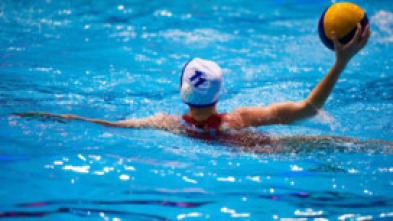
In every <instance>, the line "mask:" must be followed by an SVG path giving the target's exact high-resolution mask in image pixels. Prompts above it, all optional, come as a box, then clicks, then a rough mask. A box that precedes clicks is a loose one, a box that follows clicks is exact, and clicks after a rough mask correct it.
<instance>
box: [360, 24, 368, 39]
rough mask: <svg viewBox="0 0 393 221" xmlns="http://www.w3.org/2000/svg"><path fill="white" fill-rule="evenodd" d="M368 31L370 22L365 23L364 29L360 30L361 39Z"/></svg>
mask: <svg viewBox="0 0 393 221" xmlns="http://www.w3.org/2000/svg"><path fill="white" fill-rule="evenodd" d="M368 31H370V24H367V25H366V27H365V28H364V30H363V31H362V36H361V38H362V39H363V38H364V37H365V36H366V34H367V32H368Z"/></svg>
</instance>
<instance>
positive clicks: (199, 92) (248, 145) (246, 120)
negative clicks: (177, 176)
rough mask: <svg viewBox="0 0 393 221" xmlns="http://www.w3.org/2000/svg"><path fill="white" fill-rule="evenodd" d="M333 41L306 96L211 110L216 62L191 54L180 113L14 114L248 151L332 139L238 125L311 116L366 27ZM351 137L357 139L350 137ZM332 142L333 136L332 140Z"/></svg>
mask: <svg viewBox="0 0 393 221" xmlns="http://www.w3.org/2000/svg"><path fill="white" fill-rule="evenodd" d="M332 36H333V42H334V47H335V57H336V60H335V63H334V65H333V67H332V68H331V69H330V71H329V72H328V73H327V74H326V76H325V77H324V78H323V79H322V80H321V81H320V82H319V83H318V84H317V85H316V87H315V88H314V89H313V90H312V92H311V93H310V94H309V95H308V96H307V98H306V99H304V100H301V101H296V102H294V101H288V102H281V103H275V104H270V105H268V106H266V107H239V108H236V109H234V110H233V111H231V112H229V113H221V114H219V113H217V108H216V107H217V102H218V99H219V93H220V91H221V88H222V86H223V77H222V70H221V68H220V67H219V66H218V65H217V64H216V63H215V62H213V61H208V60H203V59H200V58H194V59H192V60H190V61H189V62H187V63H186V64H185V66H184V68H183V71H182V74H181V79H180V87H179V89H180V95H181V99H182V100H183V102H184V103H185V104H187V105H188V107H189V109H188V112H187V114H185V115H182V116H180V115H176V114H174V115H170V114H156V115H153V116H150V117H146V118H142V119H132V120H122V121H117V122H112V121H106V120H100V119H90V118H85V117H80V116H75V115H72V114H51V113H43V112H30V113H24V114H19V116H29V115H40V116H49V117H61V118H64V119H66V120H82V121H88V122H92V123H97V124H102V125H105V126H109V127H125V128H156V129H163V130H169V131H172V132H176V133H181V134H185V135H187V136H190V137H195V138H202V139H204V140H212V141H217V142H220V143H224V144H229V145H231V146H240V147H242V150H245V151H251V152H261V153H262V152H263V153H266V152H268V153H271V152H283V151H284V150H283V145H280V143H282V144H288V143H294V142H295V143H302V142H303V143H304V142H306V141H308V142H309V141H310V140H311V139H318V140H325V141H332V140H335V139H334V138H332V137H319V138H317V137H310V136H302V137H298V136H291V137H281V138H279V137H278V138H272V137H268V136H266V135H264V134H261V133H252V132H249V131H244V130H242V129H245V128H249V127H259V126H263V125H273V124H290V123H292V122H294V121H297V120H301V119H305V118H308V117H312V116H314V115H315V114H317V112H318V110H319V109H321V108H322V106H323V105H324V103H325V101H326V99H327V98H328V96H329V94H330V92H331V91H332V89H333V87H334V85H335V83H336V81H337V79H338V78H339V76H340V74H341V73H342V72H343V71H344V69H345V67H346V65H347V64H348V62H349V61H350V60H351V58H352V57H353V56H355V55H356V54H357V53H358V52H359V51H360V50H361V49H362V48H363V47H364V46H365V45H366V44H367V41H368V39H369V37H370V27H369V25H367V27H366V28H365V29H364V31H362V28H361V26H360V24H358V26H357V30H356V34H355V36H354V38H353V39H352V40H351V41H350V42H349V43H347V44H345V45H342V44H341V43H340V42H339V41H338V39H337V35H336V34H335V33H334V32H332ZM353 141H354V142H360V141H357V140H353ZM332 142H333V141H332Z"/></svg>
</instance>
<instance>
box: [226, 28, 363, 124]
mask: <svg viewBox="0 0 393 221" xmlns="http://www.w3.org/2000/svg"><path fill="white" fill-rule="evenodd" d="M361 30H362V28H361V26H360V24H358V26H357V31H356V34H355V36H354V38H353V39H352V40H351V41H350V42H349V43H347V44H345V45H341V44H340V43H339V41H338V39H337V36H336V34H335V33H332V36H333V42H334V47H335V51H336V62H335V64H334V65H333V67H332V68H331V69H330V71H329V72H328V73H327V74H326V76H325V77H324V78H323V79H322V80H321V81H320V82H319V83H318V85H317V86H316V87H315V88H314V89H313V90H312V92H311V93H310V94H309V95H308V96H307V98H306V99H304V100H302V101H298V102H282V103H276V104H271V105H269V106H267V107H243V108H237V109H235V110H234V111H232V112H231V113H229V114H228V115H227V117H226V118H225V121H226V122H227V123H228V124H229V125H230V126H231V127H233V128H237V129H241V128H247V127H250V126H254V127H258V126H262V125H269V124H289V123H291V122H293V121H296V120H300V119H303V118H306V117H311V116H313V115H315V114H316V113H317V110H318V109H320V108H322V106H323V105H324V103H325V101H326V99H327V98H328V97H329V94H330V92H331V91H332V89H333V87H334V85H335V84H336V82H337V79H338V77H339V76H340V74H341V72H342V71H343V70H344V69H345V66H346V65H347V63H348V62H349V60H350V59H351V58H352V57H353V56H354V55H355V54H357V53H358V52H359V51H360V50H361V49H362V48H363V47H364V46H365V45H366V44H367V41H368V39H369V37H370V27H369V25H368V26H367V27H366V28H365V29H364V31H363V33H362V31H361Z"/></svg>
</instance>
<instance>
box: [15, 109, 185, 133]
mask: <svg viewBox="0 0 393 221" xmlns="http://www.w3.org/2000/svg"><path fill="white" fill-rule="evenodd" d="M17 115H18V116H20V117H29V116H42V117H59V118H62V119H65V120H82V121H87V122H91V123H96V124H101V125H104V126H107V127H126V128H157V129H163V130H174V129H177V128H179V127H180V123H179V121H178V120H177V118H176V116H175V115H169V114H155V115H153V116H150V117H146V118H141V119H132V120H122V121H107V120H100V119H92V118H86V117H80V116H76V115H72V114H52V113H45V112H27V113H22V114H17Z"/></svg>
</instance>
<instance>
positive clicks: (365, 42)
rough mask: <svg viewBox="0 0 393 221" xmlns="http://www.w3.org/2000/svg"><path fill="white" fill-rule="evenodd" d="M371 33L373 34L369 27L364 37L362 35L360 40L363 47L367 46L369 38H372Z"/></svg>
mask: <svg viewBox="0 0 393 221" xmlns="http://www.w3.org/2000/svg"><path fill="white" fill-rule="evenodd" d="M370 35H371V31H370V28H368V29H367V30H366V34H365V36H364V37H362V41H361V42H360V46H361V47H362V48H363V47H364V46H366V44H367V42H368V39H370Z"/></svg>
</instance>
